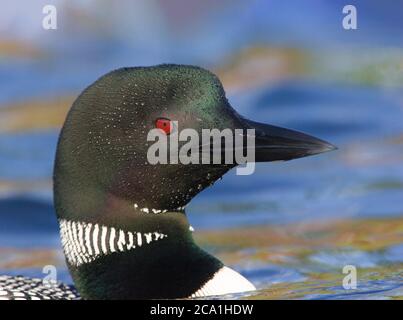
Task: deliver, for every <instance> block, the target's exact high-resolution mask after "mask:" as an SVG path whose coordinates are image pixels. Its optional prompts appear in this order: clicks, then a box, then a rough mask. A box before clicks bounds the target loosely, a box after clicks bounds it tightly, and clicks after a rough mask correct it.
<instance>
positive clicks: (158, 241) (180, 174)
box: [0, 64, 336, 299]
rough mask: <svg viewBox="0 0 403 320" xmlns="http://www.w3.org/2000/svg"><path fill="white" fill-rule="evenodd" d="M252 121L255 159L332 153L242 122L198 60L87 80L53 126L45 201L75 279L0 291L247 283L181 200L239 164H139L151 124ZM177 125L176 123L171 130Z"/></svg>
mask: <svg viewBox="0 0 403 320" xmlns="http://www.w3.org/2000/svg"><path fill="white" fill-rule="evenodd" d="M172 121H177V123H178V126H179V127H180V128H193V129H195V130H197V131H198V132H200V131H201V130H202V129H213V128H217V129H219V130H223V129H226V128H230V129H236V128H241V129H255V162H268V161H278V160H291V159H295V158H301V157H305V156H309V155H314V154H319V153H322V152H326V151H330V150H334V149H335V148H336V147H334V146H333V145H332V144H330V143H328V142H325V141H323V140H320V139H317V138H315V137H312V136H310V135H307V134H304V133H301V132H297V131H293V130H289V129H285V128H280V127H276V126H272V125H268V124H263V123H258V122H255V121H251V120H248V119H246V118H244V117H242V116H241V115H239V114H238V113H237V112H236V111H235V110H234V109H233V108H232V107H231V105H230V104H229V102H228V100H227V98H226V96H225V92H224V89H223V86H222V84H221V82H220V80H219V79H218V78H217V77H216V76H215V75H214V74H213V73H211V72H209V71H207V70H205V69H202V68H200V67H196V66H188V65H173V64H163V65H157V66H151V67H131V68H121V69H118V70H115V71H112V72H110V73H108V74H106V75H104V76H102V77H101V78H99V79H98V80H97V81H95V82H94V83H93V84H92V85H90V86H89V87H87V88H86V89H85V90H84V91H83V92H82V93H81V94H80V95H79V97H78V98H77V99H76V100H75V102H74V103H73V105H72V108H71V109H70V111H69V113H68V115H67V118H66V120H65V123H64V125H63V128H62V130H61V133H60V137H59V141H58V145H57V151H56V159H55V166H54V205H55V209H56V214H57V218H58V222H59V225H60V236H61V242H62V246H63V250H64V254H65V258H66V263H67V266H68V269H69V271H70V274H71V276H72V279H73V281H74V285H75V287H73V286H67V285H64V284H61V283H57V284H53V285H49V284H43V283H42V282H41V281H40V280H39V279H30V278H24V277H10V276H3V277H0V299H78V298H82V299H165V298H168V299H169V298H197V297H206V296H212V295H222V294H229V293H238V292H246V291H253V290H255V289H256V288H255V286H254V285H253V284H252V283H251V282H250V281H248V280H247V279H246V278H244V277H243V276H242V275H241V274H239V273H238V272H236V271H234V270H233V269H231V268H229V267H227V266H225V265H224V264H223V263H222V262H221V261H220V260H218V259H217V258H216V257H214V256H212V255H211V254H209V253H207V252H206V251H204V250H203V249H202V248H200V247H199V246H198V245H197V244H196V243H195V242H194V240H193V237H192V231H193V230H192V227H191V226H190V224H189V222H188V219H187V217H186V212H185V207H186V205H187V204H188V203H189V202H190V200H191V199H192V198H193V197H194V196H195V195H197V194H198V193H199V192H201V191H202V190H203V189H205V188H206V187H208V186H211V185H212V184H213V183H214V182H215V181H216V180H218V179H220V178H221V177H222V176H223V175H224V174H225V173H226V172H227V171H229V170H230V169H232V168H234V167H235V166H237V163H234V164H227V163H223V162H221V163H215V164H194V163H192V164H181V163H178V164H156V165H152V164H150V163H149V162H148V161H147V150H148V148H149V146H150V143H151V142H149V141H147V133H148V132H149V131H150V130H151V129H154V128H160V129H162V130H164V132H165V133H166V134H169V133H170V131H171V129H172V128H171V123H172ZM180 128H177V129H180Z"/></svg>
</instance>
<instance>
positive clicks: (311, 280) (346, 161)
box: [0, 0, 403, 299]
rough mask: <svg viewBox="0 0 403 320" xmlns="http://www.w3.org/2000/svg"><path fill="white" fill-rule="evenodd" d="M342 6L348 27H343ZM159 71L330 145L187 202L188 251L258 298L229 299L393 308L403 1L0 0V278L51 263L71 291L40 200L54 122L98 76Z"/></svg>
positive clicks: (401, 192) (400, 210)
mask: <svg viewBox="0 0 403 320" xmlns="http://www.w3.org/2000/svg"><path fill="white" fill-rule="evenodd" d="M47 4H51V5H54V6H55V7H56V9H57V29H56V30H45V29H44V28H43V27H42V20H43V18H44V17H45V14H43V13H42V9H43V7H44V6H45V5H47ZM347 4H354V5H355V6H356V8H357V21H358V29H357V30H345V29H343V26H342V20H343V17H344V16H345V14H343V12H342V10H343V7H344V6H345V5H347ZM159 63H180V64H195V65H199V66H202V67H204V68H207V69H209V70H211V71H213V72H215V73H216V74H217V75H218V76H219V78H220V79H221V80H222V82H223V84H224V87H225V89H226V92H227V97H228V98H229V101H230V103H231V104H232V105H233V106H234V107H235V108H236V109H237V110H238V111H239V112H240V113H241V114H243V115H245V116H247V117H249V118H251V119H255V120H259V121H262V122H269V123H271V124H274V125H280V126H285V127H290V128H293V129H297V130H301V131H305V132H307V133H310V134H313V135H315V136H318V137H320V138H322V139H325V140H328V141H330V142H331V143H333V144H335V145H337V146H338V147H339V150H337V151H335V152H331V153H328V154H324V155H320V156H315V157H310V158H306V159H300V160H296V161H291V162H284V163H271V164H259V165H257V168H256V173H255V174H253V175H251V176H236V175H235V172H230V173H229V174H228V175H227V176H225V177H224V179H223V180H222V181H220V182H217V183H216V184H215V185H214V187H213V188H210V189H207V190H205V191H204V192H202V193H201V194H199V195H198V196H197V197H196V198H195V199H194V200H193V201H192V203H191V204H190V206H189V207H188V210H187V213H188V216H189V220H190V222H191V224H192V225H193V227H194V228H195V229H196V232H195V237H196V239H197V241H198V243H200V244H201V245H202V246H203V247H204V248H206V249H207V250H209V251H210V252H213V253H214V254H215V255H217V256H218V257H219V258H221V259H222V260H223V261H224V262H225V263H226V264H228V265H230V266H232V267H233V268H235V269H237V270H239V271H240V272H242V273H243V274H244V275H245V276H246V277H248V278H249V279H250V280H251V281H253V282H254V283H255V285H256V286H257V287H258V288H259V289H260V290H259V291H258V292H256V293H254V294H253V295H252V296H250V295H248V296H244V295H237V296H236V297H240V298H246V297H249V298H262V299H272V298H306V299H314V298H324V299H326V298H335V299H338V298H341V299H343V298H346V299H355V298H356V299H364V298H376V299H398V298H403V281H402V279H403V166H402V164H403V90H402V89H403V2H401V1H374V0H365V1H347V2H346V1H341V0H334V1H325V0H311V1H297V0H292V1H282V0H267V1H265V0H252V1H242V0H231V1H230V0H222V1H213V0H204V1H190V0H170V1H163V0H147V1H108V0H97V1H95V0H86V1H75V0H58V1H56V0H53V1H52V0H46V1H42V0H35V1H21V0H14V1H3V3H2V5H1V11H0V274H22V275H26V276H36V277H43V276H44V274H42V268H43V267H44V266H45V265H56V266H57V268H58V277H59V280H63V281H67V282H71V279H70V277H69V275H68V272H67V270H66V267H65V263H64V257H63V254H62V251H61V247H60V242H59V236H58V225H57V222H56V219H55V215H54V209H53V204H52V180H51V178H52V169H53V160H54V154H55V147H56V142H57V137H58V133H59V130H60V128H61V125H62V123H63V121H64V118H65V116H66V113H67V111H68V109H69V107H70V106H71V103H72V102H73V100H74V99H75V97H76V96H77V95H78V94H79V93H80V92H81V91H82V90H83V89H84V88H85V87H86V86H87V85H89V84H90V83H92V82H93V81H95V80H96V79H97V78H98V77H99V76H101V75H103V74H104V73H106V72H108V71H110V70H112V69H115V68H119V67H122V66H145V65H154V64H159ZM347 264H349V265H354V266H356V267H357V272H358V274H357V276H358V288H357V289H356V290H344V289H343V287H342V280H343V277H344V276H345V275H344V274H343V273H342V268H343V266H345V265H347Z"/></svg>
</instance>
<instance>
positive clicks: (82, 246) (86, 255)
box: [60, 219, 168, 267]
mask: <svg viewBox="0 0 403 320" xmlns="http://www.w3.org/2000/svg"><path fill="white" fill-rule="evenodd" d="M60 236H61V239H62V245H63V250H64V253H65V255H66V258H67V260H68V262H69V263H70V264H72V265H74V266H76V267H78V266H80V265H82V264H85V263H89V262H92V261H94V260H95V259H97V258H98V257H100V256H103V255H108V254H111V253H114V252H125V251H128V250H133V249H135V248H136V247H141V246H143V245H147V244H149V243H150V242H152V241H158V240H161V239H164V238H166V237H168V236H167V235H166V234H163V233H159V232H148V233H141V232H131V231H123V230H121V229H116V228H113V227H107V226H104V225H100V224H97V223H85V222H76V221H69V220H64V219H62V220H60Z"/></svg>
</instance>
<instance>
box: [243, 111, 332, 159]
mask: <svg viewBox="0 0 403 320" xmlns="http://www.w3.org/2000/svg"><path fill="white" fill-rule="evenodd" d="M242 122H243V123H244V128H245V129H255V161H256V162H267V161H277V160H291V159H297V158H302V157H306V156H311V155H314V154H319V153H323V152H327V151H332V150H335V149H337V147H335V146H334V145H332V144H330V143H329V142H326V141H323V140H321V139H318V138H315V137H313V136H310V135H307V134H305V133H302V132H298V131H294V130H290V129H285V128H281V127H276V126H272V125H268V124H263V123H258V122H255V121H251V120H247V119H244V118H243V119H242Z"/></svg>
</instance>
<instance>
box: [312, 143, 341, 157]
mask: <svg viewBox="0 0 403 320" xmlns="http://www.w3.org/2000/svg"><path fill="white" fill-rule="evenodd" d="M337 149H338V147H336V146H335V145H333V144H331V143H329V142H324V143H321V144H320V146H319V147H318V148H317V149H316V150H314V151H313V154H319V153H325V152H329V151H334V150H337Z"/></svg>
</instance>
